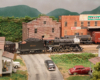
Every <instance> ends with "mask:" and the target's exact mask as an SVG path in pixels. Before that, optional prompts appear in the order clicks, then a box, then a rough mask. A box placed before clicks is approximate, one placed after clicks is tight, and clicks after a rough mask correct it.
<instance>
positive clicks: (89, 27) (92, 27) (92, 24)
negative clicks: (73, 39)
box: [59, 14, 100, 37]
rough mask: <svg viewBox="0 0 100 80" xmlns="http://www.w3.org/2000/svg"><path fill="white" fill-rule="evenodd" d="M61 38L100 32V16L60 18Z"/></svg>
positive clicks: (84, 15) (85, 15)
mask: <svg viewBox="0 0 100 80" xmlns="http://www.w3.org/2000/svg"><path fill="white" fill-rule="evenodd" d="M59 22H61V36H62V37H64V36H66V35H75V34H77V35H87V34H90V35H91V34H92V32H93V31H100V14H81V15H68V16H60V17H59Z"/></svg>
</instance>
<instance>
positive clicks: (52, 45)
mask: <svg viewBox="0 0 100 80" xmlns="http://www.w3.org/2000/svg"><path fill="white" fill-rule="evenodd" d="M79 44H80V39H79V38H76V37H75V38H74V39H65V38H60V39H59V38H55V39H54V40H48V41H46V42H45V45H46V50H50V51H52V52H69V51H82V48H81V47H80V46H79Z"/></svg>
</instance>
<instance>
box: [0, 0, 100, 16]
mask: <svg viewBox="0 0 100 80" xmlns="http://www.w3.org/2000/svg"><path fill="white" fill-rule="evenodd" d="M15 5H27V6H29V7H32V8H36V9H37V10H39V11H40V12H41V13H44V14H47V13H49V12H50V11H52V10H54V9H57V8H63V9H66V10H70V11H72V12H78V13H81V12H83V11H91V10H93V9H95V8H97V7H99V6H100V0H0V8H2V7H7V6H15Z"/></svg>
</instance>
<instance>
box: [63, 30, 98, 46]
mask: <svg viewBox="0 0 100 80" xmlns="http://www.w3.org/2000/svg"><path fill="white" fill-rule="evenodd" d="M75 36H76V37H77V38H79V39H80V43H82V44H92V43H100V31H93V32H92V34H91V35H67V36H64V37H63V38H65V39H73V38H74V37H75Z"/></svg>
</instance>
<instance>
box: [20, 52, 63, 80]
mask: <svg viewBox="0 0 100 80" xmlns="http://www.w3.org/2000/svg"><path fill="white" fill-rule="evenodd" d="M21 57H22V59H23V60H24V61H25V64H26V67H27V70H28V74H29V76H28V80H64V79H63V77H62V75H61V73H60V71H59V70H58V68H57V67H56V71H48V70H47V68H46V66H45V64H44V60H47V59H50V58H49V57H48V56H47V55H46V54H29V55H21Z"/></svg>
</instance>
